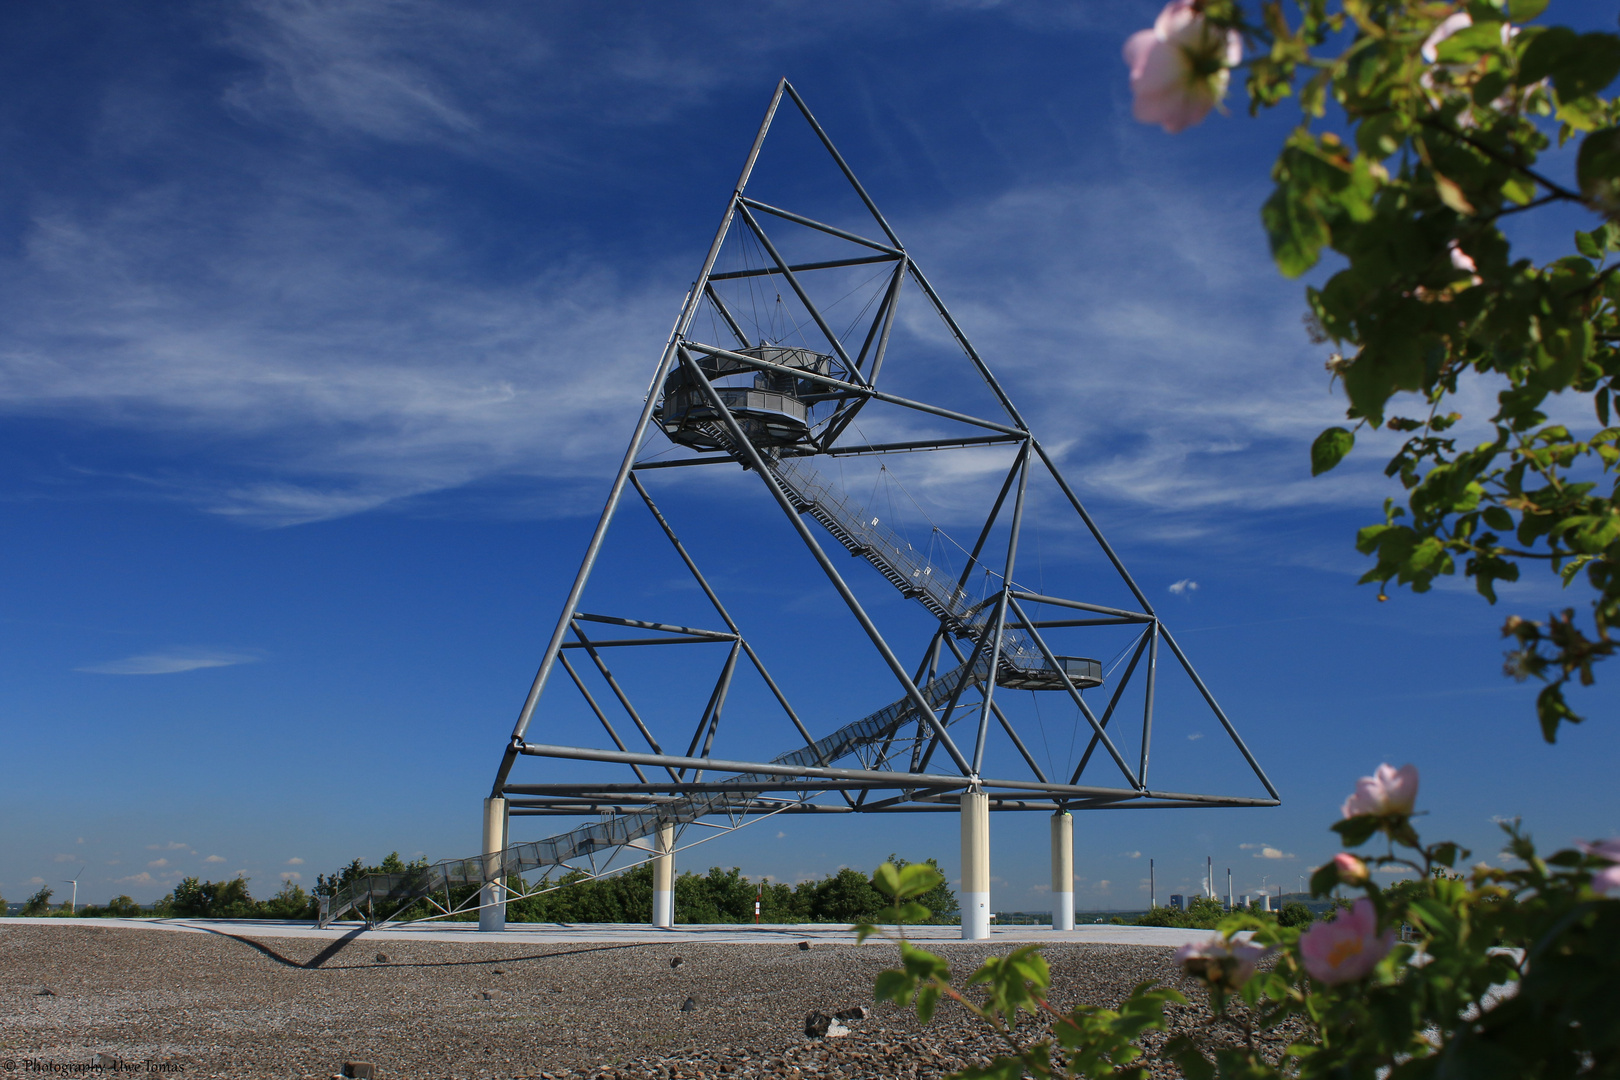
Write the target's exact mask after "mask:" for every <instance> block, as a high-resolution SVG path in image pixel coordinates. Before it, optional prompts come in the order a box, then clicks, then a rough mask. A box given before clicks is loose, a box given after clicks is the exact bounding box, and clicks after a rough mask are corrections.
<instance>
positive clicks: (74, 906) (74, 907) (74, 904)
mask: <svg viewBox="0 0 1620 1080" xmlns="http://www.w3.org/2000/svg"><path fill="white" fill-rule="evenodd" d="M89 865H90V864H89V863H85V864H84V866H81V867H79V872H78V873H77V874H74V875H73V876H72V877H70V878H64V879H63V880H64V881H65V882H66V883H67V884H69V885H71V886H73V899H72V900H69V901H68V910H69V911H71V912H73V914H75V915H77V914H78V913H79V878H80V877H82V876H83V875H84V871H85V867H88V866H89Z"/></svg>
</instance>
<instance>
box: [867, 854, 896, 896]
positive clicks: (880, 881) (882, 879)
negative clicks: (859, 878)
mask: <svg viewBox="0 0 1620 1080" xmlns="http://www.w3.org/2000/svg"><path fill="white" fill-rule="evenodd" d="M872 886H873V887H874V888H876V889H877V891H878V892H880V893H882V894H883V895H885V896H898V895H899V893H900V871H899V870H897V869H895V865H894V864H893V863H889V862H886V863H884V864H883V865H882V866H880V867H878V868H877V869H876V870H874V871H873V872H872Z"/></svg>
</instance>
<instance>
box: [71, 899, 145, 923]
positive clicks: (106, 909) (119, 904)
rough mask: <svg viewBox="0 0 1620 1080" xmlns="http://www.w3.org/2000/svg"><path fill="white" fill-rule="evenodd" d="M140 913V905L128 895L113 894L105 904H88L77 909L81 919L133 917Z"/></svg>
mask: <svg viewBox="0 0 1620 1080" xmlns="http://www.w3.org/2000/svg"><path fill="white" fill-rule="evenodd" d="M142 914H143V912H142V911H141V905H139V904H137V903H136V902H135V901H134V899H133V898H131V897H128V896H115V897H113V898H112V899H111V900H109V901H107V903H106V906H100V905H97V904H89V905H87V906H85V907H84V908H82V909H81V910H80V911H79V917H80V918H83V919H134V918H139V917H140V916H141V915H142Z"/></svg>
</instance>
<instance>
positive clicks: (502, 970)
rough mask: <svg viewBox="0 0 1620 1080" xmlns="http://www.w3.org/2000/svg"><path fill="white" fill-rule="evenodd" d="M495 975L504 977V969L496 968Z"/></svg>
mask: <svg viewBox="0 0 1620 1080" xmlns="http://www.w3.org/2000/svg"><path fill="white" fill-rule="evenodd" d="M495 974H497V975H505V974H506V969H505V968H496V969H495Z"/></svg>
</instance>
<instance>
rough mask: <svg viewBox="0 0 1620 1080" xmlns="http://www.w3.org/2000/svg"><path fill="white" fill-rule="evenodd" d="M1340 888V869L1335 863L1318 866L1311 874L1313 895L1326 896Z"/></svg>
mask: <svg viewBox="0 0 1620 1080" xmlns="http://www.w3.org/2000/svg"><path fill="white" fill-rule="evenodd" d="M1338 886H1339V868H1338V866H1337V865H1336V864H1334V863H1331V862H1330V863H1326V864H1324V865H1322V866H1318V867H1317V868H1316V869H1315V870H1313V871H1312V872H1311V895H1312V896H1326V895H1328V894H1329V893H1331V892H1332V891H1333V890H1334V889H1336V888H1338Z"/></svg>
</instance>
